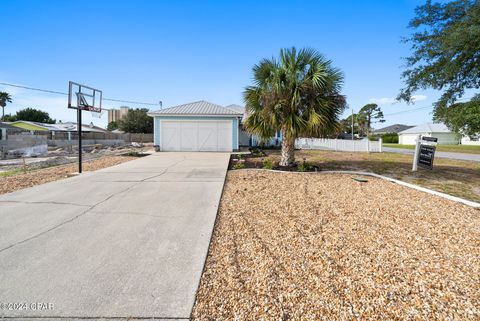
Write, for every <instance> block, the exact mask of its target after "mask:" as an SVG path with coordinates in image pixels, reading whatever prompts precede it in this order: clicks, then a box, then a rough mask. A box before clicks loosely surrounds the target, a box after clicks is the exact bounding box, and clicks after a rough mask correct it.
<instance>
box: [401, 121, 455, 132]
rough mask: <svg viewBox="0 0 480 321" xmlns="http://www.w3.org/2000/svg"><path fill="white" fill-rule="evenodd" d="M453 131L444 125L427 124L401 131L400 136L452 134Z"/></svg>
mask: <svg viewBox="0 0 480 321" xmlns="http://www.w3.org/2000/svg"><path fill="white" fill-rule="evenodd" d="M451 132H452V131H451V130H450V129H448V128H447V126H445V124H442V123H437V124H435V123H426V124H422V125H418V126H415V127H412V128H409V129H407V130H404V131H401V132H400V133H399V134H423V133H451Z"/></svg>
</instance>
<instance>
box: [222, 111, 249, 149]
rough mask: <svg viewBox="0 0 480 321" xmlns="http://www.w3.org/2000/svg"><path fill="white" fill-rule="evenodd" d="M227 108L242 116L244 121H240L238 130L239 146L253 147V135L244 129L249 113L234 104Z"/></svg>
mask: <svg viewBox="0 0 480 321" xmlns="http://www.w3.org/2000/svg"><path fill="white" fill-rule="evenodd" d="M225 108H228V109H231V110H233V111H235V112H238V113H241V114H242V119H241V120H240V127H239V129H238V145H239V146H251V144H252V134H250V133H249V132H247V131H246V130H245V128H244V127H243V122H244V121H245V119H246V118H247V111H246V110H245V107H244V106H240V105H236V104H232V105H228V106H226V107H225Z"/></svg>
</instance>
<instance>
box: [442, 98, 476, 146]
mask: <svg viewBox="0 0 480 321" xmlns="http://www.w3.org/2000/svg"><path fill="white" fill-rule="evenodd" d="M434 119H435V120H436V121H441V122H443V123H445V125H447V127H448V128H450V130H452V131H454V132H456V133H459V134H463V135H467V136H470V137H471V138H473V137H476V136H478V135H479V134H480V95H479V94H477V95H475V96H474V97H473V98H472V99H471V100H470V101H469V102H465V103H456V104H453V105H451V106H449V107H439V108H437V109H436V110H435V113H434Z"/></svg>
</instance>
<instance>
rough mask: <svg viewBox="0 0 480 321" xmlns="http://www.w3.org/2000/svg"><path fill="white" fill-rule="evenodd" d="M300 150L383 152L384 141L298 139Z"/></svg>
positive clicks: (296, 144)
mask: <svg viewBox="0 0 480 321" xmlns="http://www.w3.org/2000/svg"><path fill="white" fill-rule="evenodd" d="M295 148H298V149H323V150H333V151H344V152H377V153H381V152H382V139H380V140H379V141H369V140H367V139H365V140H351V139H327V138H298V139H297V140H296V141H295Z"/></svg>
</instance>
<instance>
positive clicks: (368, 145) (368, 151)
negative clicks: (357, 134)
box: [366, 137, 370, 153]
mask: <svg viewBox="0 0 480 321" xmlns="http://www.w3.org/2000/svg"><path fill="white" fill-rule="evenodd" d="M366 145H367V153H370V139H368V137H367V144H366Z"/></svg>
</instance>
